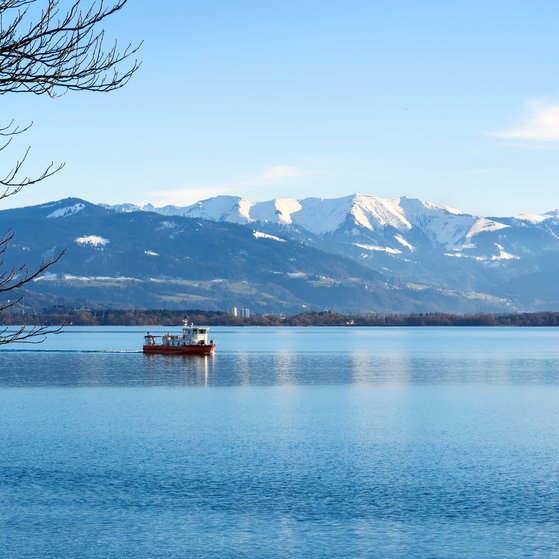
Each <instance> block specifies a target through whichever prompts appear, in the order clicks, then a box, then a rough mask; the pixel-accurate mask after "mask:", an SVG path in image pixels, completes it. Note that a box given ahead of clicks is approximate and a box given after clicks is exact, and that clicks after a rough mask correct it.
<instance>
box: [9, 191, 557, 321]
mask: <svg viewBox="0 0 559 559" xmlns="http://www.w3.org/2000/svg"><path fill="white" fill-rule="evenodd" d="M0 222H2V223H4V226H5V228H8V227H13V228H14V229H15V230H16V232H17V237H16V239H17V241H16V242H15V243H14V245H13V246H12V247H11V248H12V249H13V250H14V251H15V253H14V254H15V255H16V256H18V255H19V261H23V262H28V261H29V259H30V258H31V260H33V258H32V257H34V259H35V260H39V261H40V260H41V259H43V258H45V257H47V256H48V255H50V254H55V253H56V252H57V251H59V250H62V249H67V253H66V255H65V257H64V259H63V260H62V261H61V262H60V263H59V265H58V268H57V270H56V271H53V272H52V273H53V274H54V275H51V276H48V277H45V278H43V279H42V280H40V281H39V282H36V288H37V289H38V290H43V291H49V290H50V291H49V292H51V293H58V294H59V295H60V294H70V293H72V294H73V295H72V296H73V297H78V294H79V293H82V294H84V293H88V294H89V295H88V297H89V298H93V299H95V300H103V301H105V303H106V304H108V305H109V304H110V305H111V306H113V307H114V306H117V303H118V301H119V300H122V301H124V300H125V301H126V302H127V304H128V305H130V304H134V303H133V302H134V301H136V303H135V304H137V305H138V306H146V305H151V306H153V305H156V306H158V308H159V307H165V306H169V305H171V306H172V305H179V306H184V305H185V304H186V303H184V304H183V302H185V301H191V303H188V304H189V305H190V306H192V304H195V303H196V302H198V304H199V306H200V307H201V308H210V309H223V308H227V307H228V306H239V305H240V306H248V307H250V308H252V309H254V310H260V311H262V312H264V311H266V312H286V311H294V310H296V309H301V308H314V309H323V308H330V309H333V310H334V309H335V310H342V311H350V310H351V311H352V312H356V311H362V312H376V311H378V312H387V311H390V312H410V311H419V312H422V311H424V312H431V311H448V312H476V311H496V310H507V311H508V310H542V309H543V310H559V289H558V287H557V286H559V211H550V212H548V213H546V214H543V215H541V216H533V215H527V214H523V215H519V216H514V217H503V218H496V217H490V216H474V215H470V214H467V213H464V212H461V211H459V210H456V209H453V208H449V207H447V206H444V205H440V204H433V203H431V202H425V201H421V200H417V199H411V198H406V197H402V198H395V199H386V198H380V197H377V196H372V195H363V194H356V195H352V196H346V197H343V198H338V199H319V198H305V199H301V200H294V199H277V200H270V201H267V202H252V201H249V200H246V199H244V198H240V197H235V196H218V197H215V198H211V199H208V200H203V201H200V202H198V203H196V204H192V205H190V206H187V207H182V208H181V207H175V206H167V207H164V208H154V207H153V206H149V205H148V206H145V207H141V208H140V207H137V206H134V205H132V204H122V205H119V206H107V205H104V206H100V205H95V204H90V203H88V202H86V201H84V200H79V199H67V200H61V201H59V202H52V203H49V204H43V205H40V206H34V207H29V208H20V209H14V210H4V211H0ZM12 252H13V251H12ZM12 252H11V253H10V254H12ZM17 261H18V260H17V259H16V262H17ZM124 284H126V289H125V290H124V289H123V288H122V286H123V285H124ZM117 287H118V288H117ZM60 296H61V295H60ZM80 297H81V296H80ZM78 298H79V297H78ZM82 299H87V297H85V296H83V297H82ZM88 300H89V299H88ZM192 301H194V302H195V303H192Z"/></svg>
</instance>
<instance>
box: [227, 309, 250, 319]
mask: <svg viewBox="0 0 559 559" xmlns="http://www.w3.org/2000/svg"><path fill="white" fill-rule="evenodd" d="M229 314H231V315H233V316H239V317H242V318H250V309H249V308H247V307H231V309H230V310H229Z"/></svg>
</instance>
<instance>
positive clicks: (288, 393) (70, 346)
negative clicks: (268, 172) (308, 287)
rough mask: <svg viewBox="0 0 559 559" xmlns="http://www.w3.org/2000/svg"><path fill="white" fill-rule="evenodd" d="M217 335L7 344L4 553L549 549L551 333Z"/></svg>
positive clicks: (553, 491) (413, 554)
mask: <svg viewBox="0 0 559 559" xmlns="http://www.w3.org/2000/svg"><path fill="white" fill-rule="evenodd" d="M152 331H153V332H154V333H157V331H158V332H159V333H164V332H165V331H166V330H162V329H156V328H153V329H152ZM212 333H213V335H214V337H215V338H216V339H217V341H218V349H217V352H216V355H215V356H213V357H180V356H179V357H177V356H175V357H169V356H144V355H143V354H142V353H140V352H138V349H139V348H140V347H141V343H142V341H143V340H142V337H143V335H144V334H145V329H144V328H76V327H69V328H67V331H66V333H64V334H61V335H58V336H52V337H50V338H49V339H48V340H47V341H46V342H45V343H44V344H41V345H39V346H29V345H27V346H17V347H16V346H6V350H4V351H2V352H1V353H0V360H1V364H2V366H1V368H0V449H1V454H0V556H1V557H3V558H4V557H7V558H28V557H29V558H31V557H33V558H34V557H56V558H72V557H76V558H83V557H95V558H98V557H115V558H117V557H118V558H157V557H181V558H182V557H188V558H299V557H301V558H353V557H363V558H379V559H380V558H382V559H392V558H430V559H432V558H441V559H443V558H445V559H454V558H472V559H483V558H503V559H515V558H542V559H543V558H545V559H549V558H554V557H559V435H558V427H559V329H554V328H549V329H544V328H541V329H527V328H517V329H504V328H469V329H468V328H418V329H414V328H285V329H283V328H261V329H259V328H214V329H213V330H212Z"/></svg>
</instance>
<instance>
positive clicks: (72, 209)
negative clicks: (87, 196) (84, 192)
mask: <svg viewBox="0 0 559 559" xmlns="http://www.w3.org/2000/svg"><path fill="white" fill-rule="evenodd" d="M84 208H85V204H82V203H81V202H80V203H77V204H73V205H72V206H66V207H65V208H59V209H58V210H54V212H52V213H50V214H49V215H47V218H51V219H56V218H58V217H68V216H69V215H74V214H77V213H79V212H81V211H83V209H84Z"/></svg>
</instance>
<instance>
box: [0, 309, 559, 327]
mask: <svg viewBox="0 0 559 559" xmlns="http://www.w3.org/2000/svg"><path fill="white" fill-rule="evenodd" d="M185 316H186V317H188V320H189V321H191V322H194V323H195V324H204V325H207V326H347V327H353V326H384V327H386V326H411V327H421V326H510V327H519V326H529V327H538V326H547V327H549V326H559V312H551V311H549V312H548V311H542V312H523V313H506V314H502V313H499V314H490V313H476V314H452V313H442V312H434V313H410V314H395V313H369V314H364V315H351V314H348V315H346V314H341V313H335V312H330V311H321V312H304V313H300V314H296V315H292V316H278V315H254V316H251V317H235V316H233V315H231V314H229V313H226V312H220V311H202V310H197V309H195V310H192V309H191V310H182V311H175V310H79V309H67V310H64V311H62V312H44V313H38V314H25V313H13V314H10V313H4V314H2V315H1V316H0V322H1V323H2V324H3V325H4V326H10V325H15V324H17V325H21V324H29V325H32V324H47V325H60V324H65V325H74V326H177V325H180V324H181V323H182V319H183V318H184V317H185Z"/></svg>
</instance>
